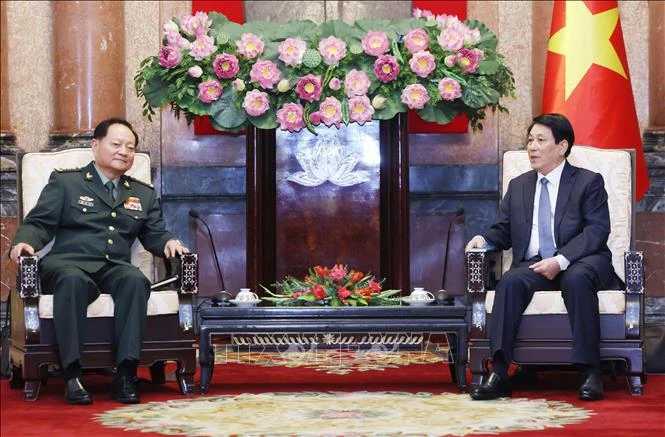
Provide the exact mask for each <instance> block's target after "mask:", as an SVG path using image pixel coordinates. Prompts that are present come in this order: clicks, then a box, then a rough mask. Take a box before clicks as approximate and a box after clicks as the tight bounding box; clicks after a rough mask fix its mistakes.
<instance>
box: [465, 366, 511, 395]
mask: <svg viewBox="0 0 665 437" xmlns="http://www.w3.org/2000/svg"><path fill="white" fill-rule="evenodd" d="M512 395H513V391H512V389H511V388H510V381H508V380H507V379H501V378H499V375H497V374H496V373H494V372H492V373H490V376H489V378H487V381H485V382H483V383H482V384H481V385H480V386H478V387H477V388H475V389H474V390H473V391H472V392H471V399H473V400H474V401H488V400H491V399H496V398H509V397H511V396H512Z"/></svg>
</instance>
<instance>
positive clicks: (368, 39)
mask: <svg viewBox="0 0 665 437" xmlns="http://www.w3.org/2000/svg"><path fill="white" fill-rule="evenodd" d="M362 46H363V50H364V51H365V53H367V54H368V55H370V56H379V55H382V54H384V53H385V52H387V51H388V50H389V49H390V42H389V41H388V35H386V33H385V32H374V31H369V32H367V35H366V36H365V38H363V39H362Z"/></svg>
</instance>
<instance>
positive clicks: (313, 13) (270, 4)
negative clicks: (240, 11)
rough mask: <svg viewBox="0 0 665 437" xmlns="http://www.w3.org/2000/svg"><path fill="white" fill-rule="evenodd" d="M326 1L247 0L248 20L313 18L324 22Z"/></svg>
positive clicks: (246, 16) (276, 21)
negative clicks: (278, 0) (277, 0)
mask: <svg viewBox="0 0 665 437" xmlns="http://www.w3.org/2000/svg"><path fill="white" fill-rule="evenodd" d="M325 4H326V2H325V1H307V2H301V1H280V2H275V1H248V2H245V20H246V21H269V22H272V23H286V22H287V21H289V20H312V21H314V22H315V23H322V22H324V21H326V20H327V19H331V18H330V17H327V16H326V5H325Z"/></svg>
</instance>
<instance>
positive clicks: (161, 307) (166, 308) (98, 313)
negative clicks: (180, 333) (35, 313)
mask: <svg viewBox="0 0 665 437" xmlns="http://www.w3.org/2000/svg"><path fill="white" fill-rule="evenodd" d="M178 308H179V303H178V292H177V291H175V290H165V291H153V292H152V293H150V299H148V316H156V315H162V314H178ZM39 317H40V318H42V319H52V318H53V295H52V294H45V295H42V296H41V297H40V298H39ZM88 317H113V298H111V295H110V294H105V293H104V294H100V295H99V297H98V298H97V299H95V301H94V302H93V303H91V304H90V305H88Z"/></svg>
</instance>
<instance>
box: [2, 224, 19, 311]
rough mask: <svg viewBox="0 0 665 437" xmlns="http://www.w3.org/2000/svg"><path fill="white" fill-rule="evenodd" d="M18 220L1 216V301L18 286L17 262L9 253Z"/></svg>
mask: <svg viewBox="0 0 665 437" xmlns="http://www.w3.org/2000/svg"><path fill="white" fill-rule="evenodd" d="M17 226H18V220H17V218H16V217H5V216H2V217H0V270H1V271H2V275H1V277H0V301H6V300H7V296H9V290H10V288H14V287H15V286H16V283H15V281H16V264H14V263H13V262H12V261H11V260H10V259H9V257H8V256H7V254H8V253H9V249H10V248H11V243H12V240H13V239H14V236H15V235H16V228H17Z"/></svg>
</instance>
